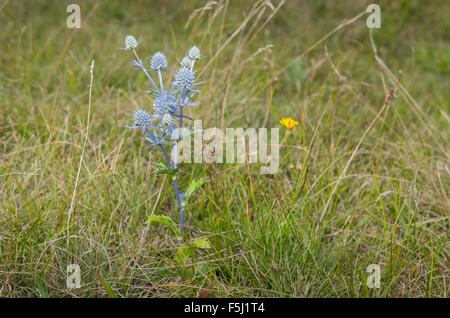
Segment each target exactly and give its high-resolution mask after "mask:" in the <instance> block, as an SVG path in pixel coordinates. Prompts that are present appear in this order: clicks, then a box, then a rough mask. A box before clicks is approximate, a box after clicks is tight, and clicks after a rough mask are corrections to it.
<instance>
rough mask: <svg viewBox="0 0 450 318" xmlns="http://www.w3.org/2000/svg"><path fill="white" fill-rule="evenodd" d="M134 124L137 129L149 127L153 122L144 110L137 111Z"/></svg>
mask: <svg viewBox="0 0 450 318" xmlns="http://www.w3.org/2000/svg"><path fill="white" fill-rule="evenodd" d="M133 119H134V123H135V124H136V126H137V127H144V128H145V127H147V126H149V125H150V123H151V122H152V118H151V116H150V115H149V114H148V113H147V112H146V111H144V110H137V111H136V112H135V113H134V116H133Z"/></svg>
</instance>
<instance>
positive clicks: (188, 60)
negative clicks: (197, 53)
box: [180, 56, 194, 69]
mask: <svg viewBox="0 0 450 318" xmlns="http://www.w3.org/2000/svg"><path fill="white" fill-rule="evenodd" d="M193 62H194V61H193V60H191V58H190V57H189V56H185V57H183V59H182V60H181V63H180V64H181V66H182V67H185V68H188V69H191V68H192V63H193Z"/></svg>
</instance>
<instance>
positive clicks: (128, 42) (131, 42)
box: [124, 35, 141, 50]
mask: <svg viewBox="0 0 450 318" xmlns="http://www.w3.org/2000/svg"><path fill="white" fill-rule="evenodd" d="M140 42H141V40H140V39H139V41H138V40H136V38H135V37H134V36H132V35H127V36H126V38H125V47H124V50H134V49H136V48H137V47H138V45H139V43H140Z"/></svg>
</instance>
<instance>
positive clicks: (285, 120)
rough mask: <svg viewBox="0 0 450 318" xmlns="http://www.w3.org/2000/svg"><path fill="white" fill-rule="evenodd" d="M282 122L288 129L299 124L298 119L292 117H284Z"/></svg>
mask: <svg viewBox="0 0 450 318" xmlns="http://www.w3.org/2000/svg"><path fill="white" fill-rule="evenodd" d="M280 124H282V125H283V126H284V127H286V128H287V130H291V129H292V128H294V127H295V126H297V125H298V121H296V120H294V119H292V118H291V117H288V118H283V119H281V120H280Z"/></svg>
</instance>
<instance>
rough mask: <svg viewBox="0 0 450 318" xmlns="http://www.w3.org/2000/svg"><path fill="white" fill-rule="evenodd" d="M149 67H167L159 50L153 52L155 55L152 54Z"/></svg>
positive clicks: (157, 68)
mask: <svg viewBox="0 0 450 318" xmlns="http://www.w3.org/2000/svg"><path fill="white" fill-rule="evenodd" d="M150 68H151V69H153V70H156V71H157V70H160V71H162V70H165V69H166V68H167V59H166V56H165V55H164V54H162V53H161V52H157V53H155V55H153V56H152V60H151V63H150Z"/></svg>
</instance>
